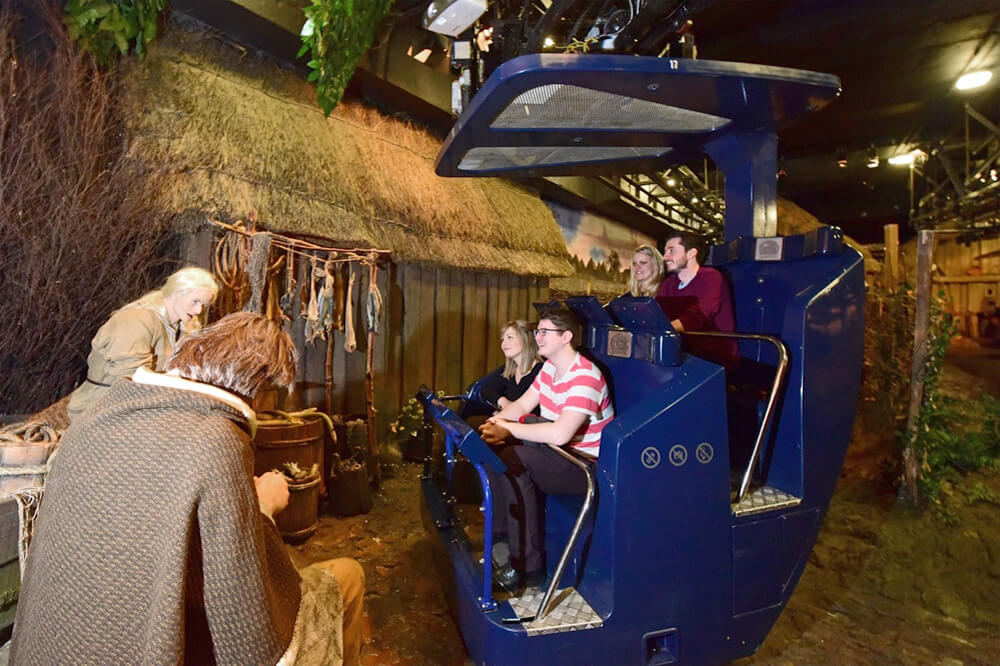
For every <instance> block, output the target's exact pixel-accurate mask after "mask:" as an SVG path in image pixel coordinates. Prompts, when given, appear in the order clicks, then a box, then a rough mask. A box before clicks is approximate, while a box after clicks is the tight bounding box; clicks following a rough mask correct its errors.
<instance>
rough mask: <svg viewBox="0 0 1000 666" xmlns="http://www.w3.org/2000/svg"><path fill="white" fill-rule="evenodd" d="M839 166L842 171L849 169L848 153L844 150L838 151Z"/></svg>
mask: <svg viewBox="0 0 1000 666" xmlns="http://www.w3.org/2000/svg"><path fill="white" fill-rule="evenodd" d="M837 166H839V167H840V168H841V169H846V168H847V151H845V150H844V149H843V148H840V149H839V150H837Z"/></svg>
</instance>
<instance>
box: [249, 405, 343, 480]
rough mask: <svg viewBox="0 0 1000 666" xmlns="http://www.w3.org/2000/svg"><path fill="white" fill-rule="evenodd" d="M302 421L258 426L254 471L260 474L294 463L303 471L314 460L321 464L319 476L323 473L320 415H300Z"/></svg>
mask: <svg viewBox="0 0 1000 666" xmlns="http://www.w3.org/2000/svg"><path fill="white" fill-rule="evenodd" d="M302 421H303V423H300V424H294V423H282V424H277V425H261V426H258V427H257V436H256V437H255V438H254V443H255V444H256V447H255V449H256V450H255V451H254V456H253V459H254V464H253V473H254V474H256V475H257V476H260V475H261V474H263V473H264V472H267V471H269V470H272V469H282V467H281V466H282V464H284V463H286V462H294V463H297V464H298V465H299V467H301V468H302V469H304V470H308V469H309V468H311V467H312V466H313V464H314V463H318V464H319V466H320V476H324V475H325V474H326V470H324V469H323V433H324V423H323V417H321V416H318V415H315V414H307V415H306V416H303V417H302Z"/></svg>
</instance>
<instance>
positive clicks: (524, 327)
mask: <svg viewBox="0 0 1000 666" xmlns="http://www.w3.org/2000/svg"><path fill="white" fill-rule="evenodd" d="M500 350H501V351H502V352H503V355H504V359H506V360H505V362H504V365H503V367H502V368H497V370H495V371H494V372H493V373H491V374H490V375H489V376H488V377H487V378H486V382H485V383H484V384H483V386H482V388H481V389H480V396H482V398H484V399H485V400H486V401H487V402H489V403H490V404H494V405H496V406H497V407H498V408H499V409H503V408H504V407H506V406H507V405H509V404H510V403H512V402H514V401H515V400H517V399H518V398H520V397H521V395H522V394H523V393H524V392H525V391H527V390H528V387H530V386H531V382H533V381H534V380H535V375H537V374H538V371H539V370H540V369H541V368H542V359H541V357H540V356H539V355H538V345H537V344H535V335H534V331H533V330H532V327H531V326H529V325H528V322H526V321H524V320H523V319H517V320H515V321H509V322H507V323H506V324H504V325H503V327H502V328H501V329H500Z"/></svg>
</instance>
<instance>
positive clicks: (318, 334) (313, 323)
mask: <svg viewBox="0 0 1000 666" xmlns="http://www.w3.org/2000/svg"><path fill="white" fill-rule="evenodd" d="M321 279H322V276H321V275H320V274H319V265H318V263H317V261H316V257H313V258H312V272H311V273H310V276H309V306H308V307H307V308H306V330H305V337H306V342H308V343H310V344H315V343H316V338H323V339H324V340H325V339H326V337H325V335H324V334H323V328H322V327H321V326H320V325H319V297H318V296H317V295H316V283H317V282H318V281H319V280H321Z"/></svg>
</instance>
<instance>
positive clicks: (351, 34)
mask: <svg viewBox="0 0 1000 666" xmlns="http://www.w3.org/2000/svg"><path fill="white" fill-rule="evenodd" d="M392 3H393V0H312V4H310V5H309V6H307V7H305V8H304V9H303V10H302V11H303V12H304V13H305V15H306V18H307V19H308V23H307V26H308V27H307V28H306V29H305V30H303V34H302V48H300V49H299V57H302V56H303V55H305V54H306V53H309V54H310V57H309V62H308V63H307V65H308V66H309V68H310V69H311V70H312V71H311V72H310V73H309V81H312V82H314V83H315V84H316V99H317V102H318V103H319V107H320V108H321V109H322V110H323V113H325V114H326V115H328V116H329V115H330V112H331V111H333V109H334V108H335V107H336V106H337V104H339V103H340V99H341V97H343V95H344V89H345V88H346V87H347V82H348V81H350V80H351V76H352V75H353V74H354V70H355V68H357V66H358V62H359V61H360V60H361V57H362V56H363V55H364V54H365V52H366V51H367V50H368V49H369V48H370V47H371V44H372V40H373V39H374V37H375V29H376V28H377V27H378V24H379V23H381V22H382V19H384V18H385V17H386V15H387V14H388V13H389V9H390V8H391V7H392Z"/></svg>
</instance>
